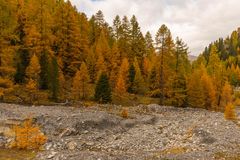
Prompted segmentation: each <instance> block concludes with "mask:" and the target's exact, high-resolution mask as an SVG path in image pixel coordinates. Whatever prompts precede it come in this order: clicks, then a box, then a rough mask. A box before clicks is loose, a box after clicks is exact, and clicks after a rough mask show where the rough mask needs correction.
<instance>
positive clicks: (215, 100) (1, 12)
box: [0, 0, 240, 110]
mask: <svg viewBox="0 0 240 160" xmlns="http://www.w3.org/2000/svg"><path fill="white" fill-rule="evenodd" d="M239 47H240V34H239V32H238V31H234V32H233V33H232V35H231V36H229V37H227V38H226V39H222V38H221V39H219V40H218V41H216V42H214V43H212V44H210V45H209V46H208V47H206V49H205V51H204V52H203V53H202V54H200V56H199V57H198V59H197V60H196V61H194V62H193V63H190V61H189V60H188V54H189V49H188V47H187V44H186V43H185V42H184V41H183V40H182V39H181V38H179V37H177V38H176V39H174V38H173V37H172V34H171V31H170V29H169V28H168V27H167V26H166V25H164V24H163V25H160V26H159V29H158V31H157V33H156V34H155V35H154V37H153V35H151V34H150V32H146V34H143V32H142V31H141V28H140V25H139V23H138V20H137V17H135V16H134V15H133V16H132V17H127V16H123V17H120V16H118V15H116V17H115V18H114V19H113V23H112V24H111V25H110V24H108V23H107V22H106V21H105V19H104V14H103V13H102V11H98V12H97V13H96V14H95V15H93V16H92V17H90V18H88V17H87V16H86V15H85V14H84V13H82V12H79V11H78V10H77V9H76V7H75V6H73V5H72V4H71V2H70V1H64V0H31V1H28V0H18V1H17V0H0V101H3V102H15V103H20V102H21V103H30V104H33V103H34V104H35V103H36V104H38V103H43V102H41V101H43V100H45V101H47V102H64V101H66V100H71V101H91V100H96V101H97V102H103V103H108V102H111V101H112V98H113V97H114V96H118V97H121V96H124V95H141V96H146V97H153V98H157V99H159V101H158V103H159V104H162V105H174V106H177V107H186V106H191V107H200V108H206V109H212V110H224V107H225V106H226V105H227V104H229V103H232V101H233V96H232V95H233V87H237V86H239V84H240V69H239V65H240V49H239Z"/></svg>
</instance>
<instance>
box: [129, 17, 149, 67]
mask: <svg viewBox="0 0 240 160" xmlns="http://www.w3.org/2000/svg"><path fill="white" fill-rule="evenodd" d="M130 21H131V27H130V33H131V34H130V35H131V36H130V44H131V50H130V53H129V59H130V60H131V61H134V57H137V59H138V60H140V61H141V62H142V61H143V57H144V55H145V54H146V48H145V39H144V37H143V34H142V32H141V29H140V26H139V24H138V22H137V18H136V17H135V16H134V15H133V16H132V18H131V20H130ZM140 67H141V68H142V66H140Z"/></svg>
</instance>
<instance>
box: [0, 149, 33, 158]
mask: <svg viewBox="0 0 240 160" xmlns="http://www.w3.org/2000/svg"><path fill="white" fill-rule="evenodd" d="M36 154H37V153H36V152H35V151H24V150H15V149H11V150H9V149H0V160H33V159H34V158H35V157H36Z"/></svg>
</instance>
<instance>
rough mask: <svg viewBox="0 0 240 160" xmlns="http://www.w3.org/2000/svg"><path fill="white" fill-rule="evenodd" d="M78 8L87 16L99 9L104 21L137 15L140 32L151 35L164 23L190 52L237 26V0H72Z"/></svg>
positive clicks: (225, 34)
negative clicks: (185, 44)
mask: <svg viewBox="0 0 240 160" xmlns="http://www.w3.org/2000/svg"><path fill="white" fill-rule="evenodd" d="M71 2H72V3H73V4H74V5H76V6H77V8H78V9H79V11H81V12H85V13H86V14H87V15H88V16H89V17H90V16H91V15H93V14H95V13H96V12H97V11H98V10H102V11H103V13H104V16H105V20H106V21H107V22H108V23H109V24H112V21H113V19H114V17H115V16H116V15H117V14H118V15H120V16H123V15H127V16H129V17H131V16H132V15H133V14H134V15H136V16H137V18H138V21H139V23H140V25H141V28H142V31H143V32H146V31H147V30H149V31H150V32H151V33H152V34H153V36H155V33H156V32H157V30H158V28H159V27H160V26H161V25H162V24H166V25H167V26H168V27H169V28H170V30H171V32H172V34H173V36H174V37H176V36H179V37H181V38H182V39H183V40H184V41H185V42H186V43H187V44H188V46H189V48H190V50H191V52H192V54H195V55H197V54H199V53H200V52H201V51H203V49H204V47H205V46H207V45H208V44H209V43H210V42H212V41H214V40H216V39H218V38H219V37H226V36H227V35H229V34H230V33H231V32H232V31H233V30H235V29H236V28H237V27H238V26H239V25H240V18H239V15H240V1H239V0H94V1H93V0H71Z"/></svg>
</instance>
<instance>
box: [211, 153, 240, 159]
mask: <svg viewBox="0 0 240 160" xmlns="http://www.w3.org/2000/svg"><path fill="white" fill-rule="evenodd" d="M214 158H215V159H225V160H240V153H239V154H236V155H230V154H228V153H226V152H217V153H215V154H214Z"/></svg>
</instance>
